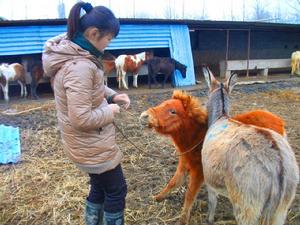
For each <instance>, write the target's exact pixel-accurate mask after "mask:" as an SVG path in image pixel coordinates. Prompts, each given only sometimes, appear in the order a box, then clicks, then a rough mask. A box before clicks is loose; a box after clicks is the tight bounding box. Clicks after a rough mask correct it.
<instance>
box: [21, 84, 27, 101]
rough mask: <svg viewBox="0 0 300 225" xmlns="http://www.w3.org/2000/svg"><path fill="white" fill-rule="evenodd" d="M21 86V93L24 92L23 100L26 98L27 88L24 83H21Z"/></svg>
mask: <svg viewBox="0 0 300 225" xmlns="http://www.w3.org/2000/svg"><path fill="white" fill-rule="evenodd" d="M22 84H23V92H24V98H25V97H27V88H26V81H25V82H23V83H22Z"/></svg>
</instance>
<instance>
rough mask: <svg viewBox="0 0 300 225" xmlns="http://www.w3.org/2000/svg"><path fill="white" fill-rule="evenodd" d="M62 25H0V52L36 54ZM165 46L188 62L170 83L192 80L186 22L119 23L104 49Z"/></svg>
mask: <svg viewBox="0 0 300 225" xmlns="http://www.w3.org/2000/svg"><path fill="white" fill-rule="evenodd" d="M66 30H67V28H66V25H53V26H51V25H37V26H10V27H0V56H1V55H2V56H4V55H26V54H36V53H41V52H42V51H43V46H44V43H45V41H46V40H48V39H49V38H52V37H54V36H56V35H58V34H61V33H64V32H66ZM147 48H169V49H170V53H171V57H173V58H174V59H176V60H178V61H180V62H181V63H183V64H185V65H187V66H188V70H187V77H186V78H185V79H182V78H181V74H180V73H179V72H178V71H177V72H176V73H175V74H176V76H175V79H174V80H173V81H172V82H173V85H174V86H183V85H193V84H195V75H194V65H193V59H192V51H191V45H190V37H189V30H188V27H187V26H186V25H174V24H169V25H168V24H159V25H155V24H148V25H147V24H143V25H130V24H124V25H121V28H120V32H119V35H118V36H117V38H115V39H113V41H112V42H111V43H110V45H109V46H108V47H107V49H108V50H117V49H147Z"/></svg>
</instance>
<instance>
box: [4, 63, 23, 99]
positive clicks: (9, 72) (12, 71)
mask: <svg viewBox="0 0 300 225" xmlns="http://www.w3.org/2000/svg"><path fill="white" fill-rule="evenodd" d="M10 81H17V82H18V83H19V84H20V86H21V97H26V96H27V89H26V80H25V69H24V67H23V65H21V64H19V63H12V64H6V63H3V64H1V65H0V85H1V88H2V90H3V94H4V99H5V101H7V102H8V101H9V96H8V91H9V82H10Z"/></svg>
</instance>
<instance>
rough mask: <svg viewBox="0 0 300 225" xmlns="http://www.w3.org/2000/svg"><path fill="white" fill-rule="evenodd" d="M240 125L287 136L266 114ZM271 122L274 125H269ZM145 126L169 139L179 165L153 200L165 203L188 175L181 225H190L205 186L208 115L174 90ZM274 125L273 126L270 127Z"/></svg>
mask: <svg viewBox="0 0 300 225" xmlns="http://www.w3.org/2000/svg"><path fill="white" fill-rule="evenodd" d="M232 119H233V120H238V121H239V122H241V123H245V124H249V125H255V126H260V127H265V128H269V129H273V130H275V131H276V132H278V133H279V134H281V135H285V130H284V123H283V121H282V120H281V119H280V118H279V117H277V116H275V115H273V114H272V113H269V112H266V111H262V110H259V111H253V112H249V113H244V114H240V115H238V116H235V117H233V118H232ZM270 121H272V123H270ZM140 122H141V124H142V125H144V126H146V127H149V128H154V129H155V130H156V131H157V132H158V133H159V134H163V135H167V136H170V137H171V138H172V140H173V142H174V144H175V146H176V152H177V154H178V156H179V163H178V166H177V169H176V172H175V175H174V176H173V177H172V179H171V180H170V181H169V183H168V184H167V185H166V187H165V188H164V189H163V190H162V191H161V192H160V193H159V194H158V195H156V196H154V199H155V200H157V201H161V200H163V199H164V198H165V197H166V196H167V195H168V194H169V193H170V192H171V191H172V190H174V189H175V188H177V187H179V186H181V185H182V184H183V182H184V179H185V177H186V175H188V176H189V183H188V188H187V190H186V193H185V200H184V206H183V210H182V215H181V218H180V224H188V221H189V218H190V211H191V208H192V205H193V202H194V200H195V199H196V196H197V194H198V192H199V190H200V187H201V184H202V183H203V179H204V178H203V170H202V161H201V149H202V144H203V140H204V137H205V135H206V132H207V130H208V115H207V111H206V109H204V108H203V107H201V103H200V101H199V99H198V98H196V97H192V96H190V95H187V94H186V93H184V92H182V91H174V93H173V96H172V98H171V99H169V100H166V101H164V102H163V103H161V104H160V105H158V106H156V107H152V108H149V109H148V110H147V111H145V112H143V113H142V114H141V116H140ZM270 125H271V126H270Z"/></svg>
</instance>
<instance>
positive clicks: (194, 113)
mask: <svg viewBox="0 0 300 225" xmlns="http://www.w3.org/2000/svg"><path fill="white" fill-rule="evenodd" d="M172 98H173V99H178V100H180V101H181V102H182V104H183V107H184V108H185V110H186V111H187V113H188V116H189V117H193V118H194V119H195V120H196V121H198V122H199V123H201V124H204V123H207V118H208V116H207V111H206V109H204V108H203V107H202V106H201V102H200V100H199V98H197V97H194V96H191V95H189V94H187V93H186V92H185V91H181V90H175V91H174V92H173V96H172Z"/></svg>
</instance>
